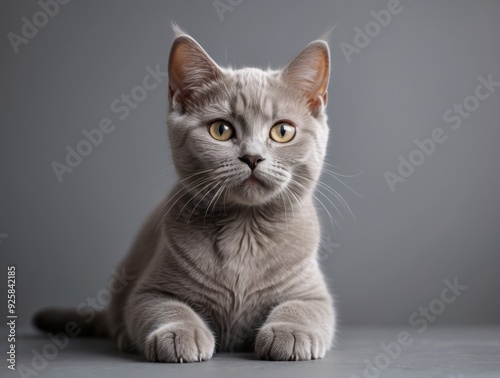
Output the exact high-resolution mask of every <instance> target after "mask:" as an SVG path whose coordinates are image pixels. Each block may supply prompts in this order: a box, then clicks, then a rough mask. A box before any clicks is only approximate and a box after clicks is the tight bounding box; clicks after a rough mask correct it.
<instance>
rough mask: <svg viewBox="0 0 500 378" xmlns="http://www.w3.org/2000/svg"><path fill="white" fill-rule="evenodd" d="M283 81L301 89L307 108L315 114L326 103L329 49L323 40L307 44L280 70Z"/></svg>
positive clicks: (328, 77)
mask: <svg viewBox="0 0 500 378" xmlns="http://www.w3.org/2000/svg"><path fill="white" fill-rule="evenodd" d="M282 75H283V76H282V77H283V79H284V81H285V82H286V83H287V84H288V85H290V86H292V87H295V88H296V89H298V90H300V91H302V92H303V93H304V95H305V96H306V98H307V102H308V104H309V108H310V110H311V112H312V113H313V114H317V113H318V111H320V110H322V109H323V108H324V107H325V106H326V103H327V97H328V94H327V90H328V81H329V79H330V49H329V48H328V44H327V43H326V42H325V41H323V40H317V41H314V42H311V43H310V44H309V45H307V46H306V47H305V48H304V50H302V51H301V52H300V54H299V55H297V57H295V59H294V60H292V62H291V63H290V64H288V66H286V67H285V68H284V69H283V71H282Z"/></svg>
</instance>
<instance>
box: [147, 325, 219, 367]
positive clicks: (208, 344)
mask: <svg viewBox="0 0 500 378" xmlns="http://www.w3.org/2000/svg"><path fill="white" fill-rule="evenodd" d="M214 348H215V340H214V336H213V335H212V333H211V332H210V331H209V330H208V329H207V328H206V327H205V326H200V325H199V324H195V323H191V322H178V323H172V324H166V325H164V326H161V327H160V328H158V329H157V330H155V331H153V332H152V333H151V334H149V336H148V337H147V339H146V343H145V347H144V353H145V355H146V358H147V360H148V361H157V362H181V363H182V362H196V361H205V360H209V359H210V358H211V357H212V355H213V353H214Z"/></svg>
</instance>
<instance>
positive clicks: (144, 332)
mask: <svg viewBox="0 0 500 378" xmlns="http://www.w3.org/2000/svg"><path fill="white" fill-rule="evenodd" d="M126 321H127V331H128V334H129V335H130V336H131V339H132V342H133V343H134V345H135V346H136V348H137V349H139V351H140V352H142V353H143V354H144V356H145V357H146V359H147V360H148V361H158V362H193V361H205V360H208V359H210V358H211V357H212V355H213V353H214V349H215V340H214V336H213V334H212V332H211V331H210V330H209V329H208V327H207V325H206V324H205V322H204V321H203V320H202V319H201V317H200V316H199V315H198V314H196V313H195V312H194V310H193V309H192V308H190V307H189V306H188V305H186V304H184V303H182V302H179V301H176V300H172V299H169V298H166V297H163V296H159V295H153V294H147V293H142V294H140V295H137V296H135V298H131V303H130V305H129V306H128V307H127V315H126Z"/></svg>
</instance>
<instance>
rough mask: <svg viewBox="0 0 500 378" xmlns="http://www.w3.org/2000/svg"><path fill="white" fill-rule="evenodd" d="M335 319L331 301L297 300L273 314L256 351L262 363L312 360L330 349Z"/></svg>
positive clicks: (257, 341)
mask: <svg viewBox="0 0 500 378" xmlns="http://www.w3.org/2000/svg"><path fill="white" fill-rule="evenodd" d="M334 323H335V317H334V312H333V307H332V303H331V300H329V299H328V298H325V299H314V300H312V299H311V300H293V301H288V302H285V303H282V304H280V305H279V306H277V307H275V308H274V309H273V310H272V311H271V313H270V314H269V316H268V318H267V320H266V322H265V323H264V325H263V326H262V328H261V329H260V330H259V332H258V333H257V338H256V341H255V351H256V353H257V356H258V357H259V358H261V359H269V360H281V361H288V360H310V359H317V358H322V357H324V356H325V353H326V351H327V350H328V349H330V347H331V344H332V339H333V333H334V327H335V324H334Z"/></svg>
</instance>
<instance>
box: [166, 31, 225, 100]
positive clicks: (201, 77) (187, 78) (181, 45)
mask: <svg viewBox="0 0 500 378" xmlns="http://www.w3.org/2000/svg"><path fill="white" fill-rule="evenodd" d="M179 30H180V29H179ZM176 34H177V37H176V38H175V40H174V43H173V44H172V48H171V49H170V57H169V61H168V81H169V91H168V93H169V99H170V101H172V99H173V98H174V96H175V95H176V94H178V97H176V99H178V100H180V102H182V101H183V100H184V99H185V98H186V97H188V96H189V94H190V93H191V92H192V91H193V90H194V89H196V88H197V87H200V86H202V85H203V84H204V83H206V82H209V81H212V80H214V79H216V78H218V77H220V76H221V75H222V71H221V69H220V67H219V66H218V65H217V63H215V62H214V61H213V60H212V58H210V56H209V55H208V54H207V53H206V52H205V50H203V48H202V47H201V46H200V45H199V44H198V42H196V41H195V40H194V39H193V38H192V37H190V36H189V35H187V34H185V33H182V32H179V31H178V30H176Z"/></svg>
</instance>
